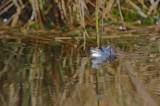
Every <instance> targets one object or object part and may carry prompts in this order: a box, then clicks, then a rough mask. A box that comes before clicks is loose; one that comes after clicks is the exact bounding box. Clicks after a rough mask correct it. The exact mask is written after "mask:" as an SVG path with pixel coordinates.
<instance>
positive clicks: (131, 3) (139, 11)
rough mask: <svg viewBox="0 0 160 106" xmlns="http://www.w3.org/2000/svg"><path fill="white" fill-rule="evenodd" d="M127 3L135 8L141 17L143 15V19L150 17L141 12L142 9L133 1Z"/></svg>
mask: <svg viewBox="0 0 160 106" xmlns="http://www.w3.org/2000/svg"><path fill="white" fill-rule="evenodd" d="M126 2H128V3H129V4H130V5H131V6H132V7H133V8H135V9H136V10H137V11H138V13H139V15H141V16H142V17H143V18H147V17H148V16H147V15H146V14H145V13H144V12H142V11H141V8H139V7H138V6H137V5H136V4H134V3H133V2H132V1H130V0H126Z"/></svg>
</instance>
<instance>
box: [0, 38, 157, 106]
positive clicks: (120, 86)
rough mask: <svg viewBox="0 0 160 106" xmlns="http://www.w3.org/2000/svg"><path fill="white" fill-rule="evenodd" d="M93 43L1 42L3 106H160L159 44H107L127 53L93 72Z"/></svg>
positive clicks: (116, 41) (126, 40)
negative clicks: (90, 53) (84, 48)
mask: <svg viewBox="0 0 160 106" xmlns="http://www.w3.org/2000/svg"><path fill="white" fill-rule="evenodd" d="M94 42H95V41H94V40H93V41H90V42H88V44H87V45H86V50H85V51H84V50H83V44H82V43H83V42H82V41H80V40H77V41H75V40H64V41H56V42H55V41H53V42H51V43H47V42H42V41H38V40H27V41H26V40H20V39H18V40H16V39H11V40H9V39H1V40H0V104H1V105H0V106H160V39H159V38H158V37H157V38H155V39H152V38H150V37H139V38H121V39H104V40H103V42H102V44H103V45H107V44H108V43H110V44H111V45H113V46H114V47H115V48H117V49H119V50H120V51H123V52H125V53H128V55H127V56H125V55H119V56H118V58H117V59H116V60H114V61H113V62H111V63H110V64H109V63H101V64H98V68H95V67H92V65H93V64H92V63H91V60H90V58H89V49H90V47H91V46H93V47H95V43H94Z"/></svg>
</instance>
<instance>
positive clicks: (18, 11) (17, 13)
mask: <svg viewBox="0 0 160 106" xmlns="http://www.w3.org/2000/svg"><path fill="white" fill-rule="evenodd" d="M14 4H15V6H16V7H17V9H16V13H15V14H14V15H13V20H12V24H11V27H14V26H15V25H16V24H17V22H18V19H19V16H20V13H21V6H20V5H19V4H18V2H17V0H14Z"/></svg>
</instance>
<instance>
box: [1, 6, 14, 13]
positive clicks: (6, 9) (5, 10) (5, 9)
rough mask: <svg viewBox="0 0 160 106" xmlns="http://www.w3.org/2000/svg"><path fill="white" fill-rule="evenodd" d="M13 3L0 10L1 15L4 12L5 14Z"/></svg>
mask: <svg viewBox="0 0 160 106" xmlns="http://www.w3.org/2000/svg"><path fill="white" fill-rule="evenodd" d="M13 5H14V4H13V3H11V4H10V5H8V6H7V7H5V8H4V9H3V10H2V11H1V12H0V16H1V15H2V14H4V13H5V12H7V11H8V10H9V9H10V8H11V7H12V6H13Z"/></svg>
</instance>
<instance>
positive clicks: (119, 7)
mask: <svg viewBox="0 0 160 106" xmlns="http://www.w3.org/2000/svg"><path fill="white" fill-rule="evenodd" d="M117 2H118V10H119V14H120V17H121V20H122V22H123V26H124V25H125V24H124V18H123V15H122V11H121V5H120V0H117Z"/></svg>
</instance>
